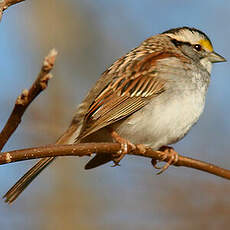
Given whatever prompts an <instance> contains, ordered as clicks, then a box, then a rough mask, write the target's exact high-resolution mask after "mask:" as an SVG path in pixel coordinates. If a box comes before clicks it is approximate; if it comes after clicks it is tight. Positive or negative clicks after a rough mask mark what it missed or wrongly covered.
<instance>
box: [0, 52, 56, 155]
mask: <svg viewBox="0 0 230 230" xmlns="http://www.w3.org/2000/svg"><path fill="white" fill-rule="evenodd" d="M56 56H57V51H56V50H55V49H52V50H51V51H50V52H49V54H48V56H47V57H46V58H45V59H44V61H43V64H42V68H41V71H40V73H39V75H38V77H37V79H36V80H35V82H34V83H33V85H32V86H31V88H30V89H29V90H27V89H25V90H23V92H22V94H21V95H20V96H19V97H18V98H17V100H16V102H15V106H14V109H13V111H12V113H11V115H10V117H9V119H8V121H7V123H6V125H5V127H4V128H3V130H2V131H1V133H0V151H1V150H2V148H3V147H4V145H5V144H6V142H7V141H8V140H9V138H10V137H11V135H12V134H13V133H14V131H15V130H16V128H17V127H18V125H19V124H20V122H21V119H22V116H23V114H24V112H25V110H26V109H27V107H28V106H29V105H30V103H31V102H32V101H33V100H34V99H35V98H36V97H37V96H38V95H39V94H40V93H41V92H42V91H43V90H44V89H45V88H46V87H47V85H48V81H49V80H50V79H51V77H52V75H51V74H50V73H49V72H50V71H51V70H52V68H53V66H54V62H55V59H56Z"/></svg>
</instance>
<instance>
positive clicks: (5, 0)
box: [0, 0, 25, 20]
mask: <svg viewBox="0 0 230 230" xmlns="http://www.w3.org/2000/svg"><path fill="white" fill-rule="evenodd" d="M23 1H25V0H0V20H1V19H2V14H3V11H4V10H6V9H7V8H8V7H10V6H12V5H15V4H17V3H20V2H23Z"/></svg>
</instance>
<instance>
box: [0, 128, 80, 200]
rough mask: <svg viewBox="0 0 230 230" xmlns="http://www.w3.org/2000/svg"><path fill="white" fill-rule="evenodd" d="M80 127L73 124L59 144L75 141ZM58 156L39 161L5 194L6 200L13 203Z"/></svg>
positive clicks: (59, 140)
mask: <svg viewBox="0 0 230 230" xmlns="http://www.w3.org/2000/svg"><path fill="white" fill-rule="evenodd" d="M77 129H78V127H76V126H75V125H71V126H70V127H69V129H68V130H67V131H66V132H65V133H64V134H63V135H62V136H61V137H60V138H59V139H58V141H57V142H56V144H57V145H61V144H71V143H74V139H75V136H76V133H77ZM55 158H56V157H47V158H43V159H41V160H39V161H38V163H36V164H35V165H34V166H33V167H32V168H31V169H30V170H29V171H28V172H26V174H25V175H24V176H22V177H21V178H20V179H19V180H18V181H17V182H16V184H15V185H13V187H12V188H11V189H10V190H9V191H8V192H7V193H6V194H5V195H4V196H3V198H4V199H5V202H7V203H12V202H13V201H14V200H15V199H16V198H17V197H18V196H19V195H20V194H21V193H22V192H23V191H24V190H25V189H26V188H27V186H28V185H29V184H30V183H31V182H32V181H33V180H34V179H35V178H36V177H37V176H38V175H39V174H40V173H41V172H42V171H43V169H45V168H46V167H47V166H48V165H49V164H50V163H51V162H53V160H54V159H55Z"/></svg>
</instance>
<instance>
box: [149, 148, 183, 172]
mask: <svg viewBox="0 0 230 230" xmlns="http://www.w3.org/2000/svg"><path fill="white" fill-rule="evenodd" d="M159 153H160V154H161V159H160V160H161V161H164V160H165V159H166V158H168V157H169V160H168V161H167V162H166V164H165V165H164V166H163V167H158V166H157V163H158V161H157V160H155V159H152V162H151V163H152V165H153V167H154V168H156V169H160V171H159V172H158V173H157V174H158V175H159V174H161V173H163V172H164V171H165V170H167V169H168V167H169V166H170V165H173V164H175V163H176V162H177V161H178V157H179V154H178V153H177V152H176V151H175V150H174V148H172V147H169V146H162V147H161V148H160V149H159Z"/></svg>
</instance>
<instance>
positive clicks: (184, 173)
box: [0, 0, 230, 230]
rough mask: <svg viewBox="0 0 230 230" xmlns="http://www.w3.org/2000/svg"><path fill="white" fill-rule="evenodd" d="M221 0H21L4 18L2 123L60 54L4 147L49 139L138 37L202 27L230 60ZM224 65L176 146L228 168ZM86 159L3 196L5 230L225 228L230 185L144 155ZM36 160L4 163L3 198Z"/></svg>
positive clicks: (226, 4) (229, 6) (64, 163)
mask: <svg viewBox="0 0 230 230" xmlns="http://www.w3.org/2000/svg"><path fill="white" fill-rule="evenodd" d="M229 20H230V1H227V0H219V1H215V0H204V1H199V0H193V1H183V0H174V1H171V0H164V1H150V0H142V1H133V0H126V1H123V0H110V1H107V0H97V1H93V0H65V1H64V0H36V1H30V0H27V1H25V2H23V3H21V4H18V5H15V6H13V7H10V8H9V9H8V10H7V11H6V12H5V14H4V16H3V19H2V22H1V23H0V28H1V30H0V31H1V33H0V50H1V52H0V69H1V71H0V80H1V84H0V108H1V110H0V127H1V128H2V127H3V125H4V124H5V122H6V120H7V118H8V116H9V114H10V112H11V110H12V108H13V105H14V102H15V99H16V97H17V96H18V95H19V94H20V93H21V91H22V90H23V89H24V88H28V87H29V86H30V85H31V83H32V82H33V81H34V79H35V78H36V76H37V73H38V72H39V70H40V66H41V63H42V60H43V58H44V56H46V55H47V53H48V51H49V50H50V49H51V48H53V47H54V48H56V49H57V50H58V51H59V55H58V58H57V62H56V65H55V68H54V71H53V72H52V73H53V75H54V78H53V79H52V80H51V81H50V83H49V87H48V89H47V90H46V91H44V92H43V93H42V94H41V95H40V96H39V97H38V98H37V99H36V101H34V102H33V104H32V106H31V107H30V108H29V109H28V110H27V112H26V114H25V116H24V117H23V122H22V123H21V126H20V127H19V128H18V130H17V131H16V132H15V133H14V135H13V136H12V138H11V139H10V141H9V142H8V144H7V145H6V146H5V148H4V150H5V151H8V150H13V149H19V148H25V147H31V146H41V145H45V144H49V143H54V142H55V140H56V139H57V138H58V136H59V135H61V133H62V132H63V131H64V130H65V129H66V127H67V126H68V125H69V122H70V121H71V118H72V116H73V114H74V111H75V109H76V107H77V105H78V104H79V103H80V102H81V100H82V99H83V97H84V95H85V94H86V93H87V91H88V90H89V88H90V87H91V86H92V85H93V84H94V82H95V81H96V80H97V79H98V77H99V76H100V74H101V73H102V72H103V71H104V70H105V69H106V68H107V67H108V66H109V65H110V64H112V63H113V62H114V61H115V60H116V59H117V58H119V57H120V56H122V55H123V54H125V53H126V52H128V51H129V50H130V49H132V48H134V47H136V46H138V44H139V43H140V42H141V41H143V40H144V39H146V38H148V37H149V36H152V35H154V34H156V33H160V32H163V31H164V30H167V29H170V28H174V27H178V26H184V25H186V26H192V27H196V28H198V29H201V30H202V31H204V32H205V33H207V34H208V36H209V37H210V38H211V40H212V42H213V45H214V48H215V50H216V51H217V52H218V53H220V54H221V55H223V56H224V57H225V58H226V59H227V60H230V46H229V41H230V27H229ZM229 67H230V63H229V62H227V63H222V64H216V65H214V68H213V73H212V81H211V86H210V88H209V92H208V97H207V104H206V108H205V111H204V114H203V115H202V117H201V119H200V121H199V122H198V124H197V125H196V126H195V127H194V128H193V129H192V131H191V132H190V133H189V134H188V135H187V136H186V138H185V139H183V140H182V141H180V143H178V144H176V145H175V148H176V150H177V151H178V152H179V153H181V154H185V155H187V156H190V157H194V158H198V159H201V160H205V161H209V162H213V163H215V164H217V165H220V166H222V167H226V168H230V150H229V147H230V142H229V137H230V119H229V114H230V109H229V107H230V101H229V98H230V90H229V85H230V68H229ZM87 160H88V157H85V158H77V157H66V158H60V159H58V160H57V161H56V162H55V163H54V164H53V165H52V166H51V167H49V168H48V169H47V170H45V172H43V173H42V174H41V175H40V176H39V178H37V180H35V181H34V183H32V184H31V186H29V188H28V189H27V190H26V191H25V192H24V193H23V194H22V196H20V198H19V199H18V200H16V202H15V203H14V204H13V205H10V206H9V205H7V204H5V203H4V202H3V200H0V226H1V229H3V230H8V229H17V230H31V229H33V230H40V229H44V230H46V229H47V230H48V229H51V230H52V229H55V230H59V229H60V230H62V229H68V230H72V229H86V230H88V229H89V230H91V229H92V230H94V229H100V230H101V229H103V230H104V229H111V230H117V229H127V230H128V229H143V230H148V229H157V230H158V229H159V230H161V229H162V230H163V229H166V228H167V229H173V230H174V229H177V230H178V229H179V230H180V229H204V228H206V229H209V230H212V229H221V228H222V229H228V228H229V216H230V196H229V194H230V182H229V181H227V180H224V179H221V178H218V177H216V176H214V175H209V174H206V173H204V172H199V171H196V170H192V169H188V168H175V167H170V169H168V170H167V171H166V172H165V173H164V174H162V175H160V176H156V170H154V169H153V167H152V166H151V163H150V160H149V159H144V158H140V157H131V156H127V157H125V159H124V160H122V162H121V167H115V168H111V167H110V166H111V164H107V165H105V166H103V167H100V168H97V169H95V170H91V171H85V170H84V169H83V167H84V164H85V163H86V162H87ZM34 163H35V161H26V162H21V163H14V164H9V165H3V166H1V167H0V194H1V196H2V195H3V194H4V193H5V192H6V191H7V190H8V189H9V188H10V187H11V185H13V184H14V183H15V182H16V181H17V179H18V178H20V177H21V176H22V175H23V174H24V172H26V170H27V169H29V168H30V167H31V166H32V165H33V164H34Z"/></svg>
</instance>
